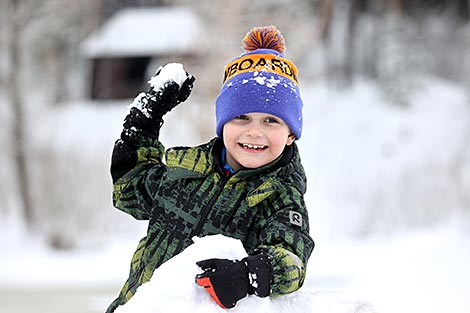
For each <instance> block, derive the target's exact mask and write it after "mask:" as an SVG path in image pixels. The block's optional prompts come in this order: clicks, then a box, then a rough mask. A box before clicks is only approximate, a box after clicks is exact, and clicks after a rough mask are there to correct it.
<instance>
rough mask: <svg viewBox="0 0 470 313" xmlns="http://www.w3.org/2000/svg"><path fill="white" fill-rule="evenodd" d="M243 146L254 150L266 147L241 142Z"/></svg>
mask: <svg viewBox="0 0 470 313" xmlns="http://www.w3.org/2000/svg"><path fill="white" fill-rule="evenodd" d="M242 146H243V148H248V149H255V150H262V149H264V148H266V146H255V145H249V144H246V143H244V144H242Z"/></svg>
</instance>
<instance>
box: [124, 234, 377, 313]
mask: <svg viewBox="0 0 470 313" xmlns="http://www.w3.org/2000/svg"><path fill="white" fill-rule="evenodd" d="M245 256H246V252H245V249H244V248H243V245H242V244H241V242H240V241H239V240H236V239H232V238H228V237H224V236H222V235H215V236H208V237H204V238H195V243H194V244H193V245H191V246H190V247H188V248H187V249H186V250H185V251H183V252H182V253H181V254H179V255H177V256H176V257H174V258H173V259H171V260H169V261H168V262H166V263H165V264H163V265H162V266H161V267H160V268H158V269H157V270H156V271H155V273H154V275H153V278H152V279H151V280H150V281H149V282H148V283H146V284H144V285H142V286H141V287H140V288H139V289H138V290H137V293H136V294H135V295H134V297H133V298H131V300H130V301H129V302H128V303H127V304H126V305H124V306H122V307H120V308H118V309H117V310H116V313H135V312H139V313H154V312H162V313H163V312H168V313H174V312H177V313H178V312H182V313H183V312H191V313H198V312H200V313H219V312H220V313H225V312H227V310H224V309H222V308H220V307H219V306H218V305H217V304H216V303H215V302H214V301H213V300H212V299H211V298H210V296H209V294H208V293H207V292H206V291H205V290H204V289H203V288H201V287H198V286H197V285H196V284H195V283H194V276H195V275H196V274H197V273H199V272H201V270H200V269H199V268H198V267H197V265H196V264H195V263H196V262H197V261H200V260H204V259H208V258H214V257H216V258H230V259H241V258H243V257H245ZM230 312H237V313H253V312H258V313H262V312H269V313H277V312H279V313H285V312H303V313H314V312H315V313H317V312H334V313H353V312H357V313H359V312H360V313H373V312H375V310H374V309H373V308H372V306H371V305H370V304H368V303H367V302H366V301H362V300H357V299H355V298H354V297H353V296H352V295H348V294H346V293H344V292H340V291H326V290H318V291H315V290H312V289H309V288H302V289H300V290H299V291H297V292H295V293H292V294H290V295H287V296H282V297H276V298H272V299H270V298H263V299H262V298H258V297H256V296H248V297H247V298H245V299H243V300H240V301H239V302H238V304H237V306H236V307H235V308H233V309H231V310H230Z"/></svg>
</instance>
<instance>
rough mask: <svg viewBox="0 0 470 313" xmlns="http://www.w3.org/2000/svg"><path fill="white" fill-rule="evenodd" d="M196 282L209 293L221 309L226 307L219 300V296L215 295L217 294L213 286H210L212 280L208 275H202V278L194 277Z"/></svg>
mask: <svg viewBox="0 0 470 313" xmlns="http://www.w3.org/2000/svg"><path fill="white" fill-rule="evenodd" d="M196 283H197V284H198V285H199V286H201V287H204V289H205V290H206V291H207V292H208V293H209V294H210V295H211V297H212V299H214V301H215V302H216V303H217V304H218V305H219V306H220V307H221V308H223V309H227V308H226V307H225V306H224V305H223V304H222V303H221V302H220V300H219V297H217V294H216V293H215V289H214V286H212V282H211V280H210V278H209V277H202V278H196Z"/></svg>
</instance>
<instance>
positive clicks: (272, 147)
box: [223, 113, 295, 171]
mask: <svg viewBox="0 0 470 313" xmlns="http://www.w3.org/2000/svg"><path fill="white" fill-rule="evenodd" d="M223 138H224V144H225V148H226V149H227V163H228V164H229V165H230V166H231V167H232V168H233V169H234V170H235V171H237V170H240V169H246V168H257V167H261V166H263V165H266V164H268V163H270V162H272V161H274V160H275V159H276V158H277V157H279V156H280V155H281V153H282V151H283V150H284V148H285V146H286V145H291V144H292V143H293V142H294V140H295V136H294V134H292V133H291V131H290V129H289V126H287V124H286V123H285V122H284V121H283V120H282V119H280V118H278V117H276V116H274V115H270V114H266V113H248V114H245V115H240V116H238V117H236V118H234V119H232V120H230V121H228V122H227V123H226V124H225V125H224V128H223Z"/></svg>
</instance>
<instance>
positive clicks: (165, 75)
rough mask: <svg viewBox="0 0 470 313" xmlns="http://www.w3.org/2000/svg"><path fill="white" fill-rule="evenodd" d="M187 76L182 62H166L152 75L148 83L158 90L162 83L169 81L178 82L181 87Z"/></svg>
mask: <svg viewBox="0 0 470 313" xmlns="http://www.w3.org/2000/svg"><path fill="white" fill-rule="evenodd" d="M158 70H159V69H158ZM158 70H157V72H158ZM187 77H188V75H187V74H186V71H185V70H184V68H183V64H181V63H168V64H167V65H165V66H164V67H163V68H162V69H161V71H160V73H159V74H158V75H155V76H152V78H151V79H150V80H149V82H148V83H149V84H150V86H151V87H152V88H153V89H154V90H155V91H158V90H160V89H161V88H162V86H163V85H165V84H166V83H167V82H170V81H174V82H176V83H178V85H179V86H180V88H181V85H183V83H184V81H185V80H186V78H187Z"/></svg>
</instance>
